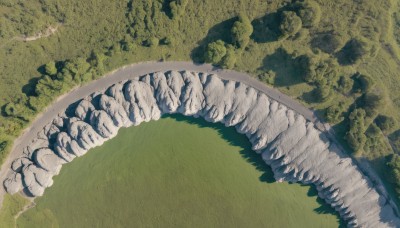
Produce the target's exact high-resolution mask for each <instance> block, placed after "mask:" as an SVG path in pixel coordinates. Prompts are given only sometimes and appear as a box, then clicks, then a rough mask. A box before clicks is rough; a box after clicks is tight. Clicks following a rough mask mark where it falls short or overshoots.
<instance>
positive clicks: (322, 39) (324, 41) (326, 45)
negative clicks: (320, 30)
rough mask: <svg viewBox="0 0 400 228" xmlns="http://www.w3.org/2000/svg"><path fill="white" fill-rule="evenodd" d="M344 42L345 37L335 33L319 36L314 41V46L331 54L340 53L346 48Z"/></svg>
mask: <svg viewBox="0 0 400 228" xmlns="http://www.w3.org/2000/svg"><path fill="white" fill-rule="evenodd" d="M344 42H345V40H344V38H343V36H342V35H340V34H338V33H335V32H332V33H326V34H321V35H317V36H316V37H315V38H314V39H313V40H312V44H313V46H315V47H317V48H319V49H320V50H322V51H323V52H326V53H329V54H333V53H336V52H337V51H339V50H340V49H341V48H342V47H343V46H344Z"/></svg>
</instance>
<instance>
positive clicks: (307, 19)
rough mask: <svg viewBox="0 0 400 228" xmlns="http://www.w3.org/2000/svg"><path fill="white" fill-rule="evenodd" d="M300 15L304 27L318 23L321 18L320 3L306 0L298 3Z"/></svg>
mask: <svg viewBox="0 0 400 228" xmlns="http://www.w3.org/2000/svg"><path fill="white" fill-rule="evenodd" d="M297 14H298V16H299V17H300V18H301V21H302V23H303V26H304V27H308V28H309V27H312V26H316V25H318V23H319V21H320V19H321V9H320V7H319V4H318V3H316V2H314V1H305V2H300V3H298V10H297Z"/></svg>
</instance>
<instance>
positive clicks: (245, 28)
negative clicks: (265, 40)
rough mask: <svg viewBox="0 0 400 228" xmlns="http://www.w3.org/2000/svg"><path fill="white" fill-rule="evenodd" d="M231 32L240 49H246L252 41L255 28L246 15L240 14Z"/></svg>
mask: <svg viewBox="0 0 400 228" xmlns="http://www.w3.org/2000/svg"><path fill="white" fill-rule="evenodd" d="M231 32H232V41H233V43H234V44H235V45H236V46H237V47H239V48H242V49H243V48H245V47H246V46H247V44H248V43H249V41H250V35H251V34H252V33H253V26H252V25H251V22H250V20H249V18H248V17H247V15H246V14H244V13H241V14H239V17H238V20H237V21H235V23H234V24H233V27H232V30H231Z"/></svg>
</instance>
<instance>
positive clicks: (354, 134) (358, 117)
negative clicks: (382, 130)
mask: <svg viewBox="0 0 400 228" xmlns="http://www.w3.org/2000/svg"><path fill="white" fill-rule="evenodd" d="M365 117H366V113H365V111H364V109H361V108H359V109H355V110H354V111H352V112H351V113H350V115H349V131H348V132H347V133H346V140H347V143H348V144H349V146H350V148H351V149H352V150H353V152H355V153H358V152H359V151H360V150H361V149H362V148H363V147H364V144H365V141H366V136H365V130H366V126H365Z"/></svg>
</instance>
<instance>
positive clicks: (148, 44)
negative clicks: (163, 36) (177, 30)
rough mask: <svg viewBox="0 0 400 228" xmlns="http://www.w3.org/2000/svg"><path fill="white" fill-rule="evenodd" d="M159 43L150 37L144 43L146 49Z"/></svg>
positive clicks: (156, 39)
mask: <svg viewBox="0 0 400 228" xmlns="http://www.w3.org/2000/svg"><path fill="white" fill-rule="evenodd" d="M159 43H160V40H159V39H158V38H156V37H151V38H149V39H147V40H146V41H145V45H146V46H147V47H157V46H158V44H159Z"/></svg>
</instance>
